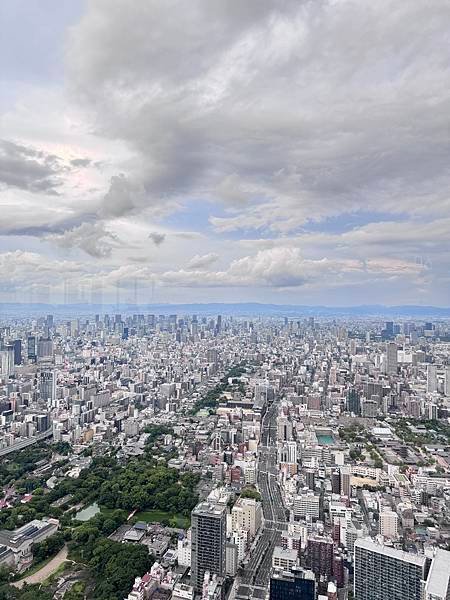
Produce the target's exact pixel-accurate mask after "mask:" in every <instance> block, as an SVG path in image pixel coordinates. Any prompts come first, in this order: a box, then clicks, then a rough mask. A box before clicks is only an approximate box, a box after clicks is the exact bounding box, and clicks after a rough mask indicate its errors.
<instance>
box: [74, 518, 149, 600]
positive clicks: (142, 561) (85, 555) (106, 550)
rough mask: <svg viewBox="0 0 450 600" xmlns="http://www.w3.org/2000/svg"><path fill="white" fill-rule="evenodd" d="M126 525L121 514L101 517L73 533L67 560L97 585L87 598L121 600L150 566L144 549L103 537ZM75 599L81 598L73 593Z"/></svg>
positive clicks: (78, 527)
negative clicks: (86, 572) (82, 567)
mask: <svg viewBox="0 0 450 600" xmlns="http://www.w3.org/2000/svg"><path fill="white" fill-rule="evenodd" d="M125 521H126V513H124V512H123V511H120V510H118V511H114V512H113V513H111V515H108V516H107V517H105V516H104V515H102V514H101V513H100V514H97V515H95V517H93V518H92V519H90V520H89V521H87V522H86V523H82V524H81V525H79V526H77V527H76V528H74V529H73V531H72V541H70V542H69V558H71V559H72V560H75V561H76V562H79V563H82V564H84V565H86V566H87V567H88V569H89V571H90V572H91V575H92V576H93V579H94V580H95V582H96V584H95V589H94V591H93V595H92V596H90V597H92V598H93V599H94V600H115V599H117V600H122V598H125V597H126V596H127V594H128V593H129V591H130V588H131V586H132V585H133V582H134V579H135V577H137V576H138V575H143V574H144V573H146V572H147V571H148V569H149V568H150V567H151V565H152V564H153V559H152V558H151V557H150V556H149V554H148V550H147V548H146V546H142V545H134V544H120V543H118V542H113V541H112V540H109V539H107V537H106V536H108V535H110V534H111V533H112V532H113V531H114V530H115V529H117V527H119V526H120V525H121V524H122V523H124V522H125ZM77 595H79V596H80V597H84V596H81V594H80V593H79V592H78V591H77V590H74V591H73V596H74V600H75V599H77ZM69 597H70V596H69Z"/></svg>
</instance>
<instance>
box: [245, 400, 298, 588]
mask: <svg viewBox="0 0 450 600" xmlns="http://www.w3.org/2000/svg"><path fill="white" fill-rule="evenodd" d="M276 418H277V405H276V404H275V403H273V404H272V405H271V406H269V408H268V409H267V412H266V414H265V415H264V419H263V425H262V435H261V446H260V448H259V453H258V487H259V491H260V493H261V502H262V509H263V515H264V525H263V528H264V529H263V532H262V534H261V536H260V538H259V540H258V542H257V544H256V546H255V548H254V549H253V551H252V552H251V555H250V558H249V560H248V562H247V563H246V564H245V565H244V573H243V575H242V576H241V578H240V586H239V587H238V598H239V597H248V598H261V597H262V591H263V590H265V589H266V588H267V585H268V583H269V579H270V572H271V568H272V554H273V549H274V547H275V546H276V545H277V544H278V543H279V540H280V532H281V531H283V530H284V529H287V518H286V509H285V508H284V505H283V500H282V497H281V492H280V487H279V485H278V482H277V478H276V474H277V449H276V438H277V428H276Z"/></svg>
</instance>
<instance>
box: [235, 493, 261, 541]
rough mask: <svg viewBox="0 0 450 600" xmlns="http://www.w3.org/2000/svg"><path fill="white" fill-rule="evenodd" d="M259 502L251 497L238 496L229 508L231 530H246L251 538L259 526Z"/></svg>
mask: <svg viewBox="0 0 450 600" xmlns="http://www.w3.org/2000/svg"><path fill="white" fill-rule="evenodd" d="M261 520H262V510H261V503H260V502H258V501H257V500H254V499H253V498H239V499H238V500H237V501H236V503H235V505H234V506H233V508H232V510H231V528H232V530H233V531H248V533H249V536H250V538H251V539H253V538H254V537H255V534H256V532H257V531H258V529H259V528H260V526H261Z"/></svg>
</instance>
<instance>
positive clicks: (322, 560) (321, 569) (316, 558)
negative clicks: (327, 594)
mask: <svg viewBox="0 0 450 600" xmlns="http://www.w3.org/2000/svg"><path fill="white" fill-rule="evenodd" d="M306 553H307V558H306V564H307V565H308V568H309V569H311V571H313V573H314V574H315V575H316V576H317V577H320V576H324V577H326V578H327V577H330V576H331V575H332V574H333V553H334V544H333V540H332V539H331V538H329V537H311V538H309V539H308V543H307V546H306Z"/></svg>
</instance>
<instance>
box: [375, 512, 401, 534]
mask: <svg viewBox="0 0 450 600" xmlns="http://www.w3.org/2000/svg"><path fill="white" fill-rule="evenodd" d="M378 525H379V528H380V535H382V536H384V537H385V538H388V539H390V540H394V539H397V537H398V515H397V513H396V512H394V511H393V510H383V511H381V512H380V518H379V522H378Z"/></svg>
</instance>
